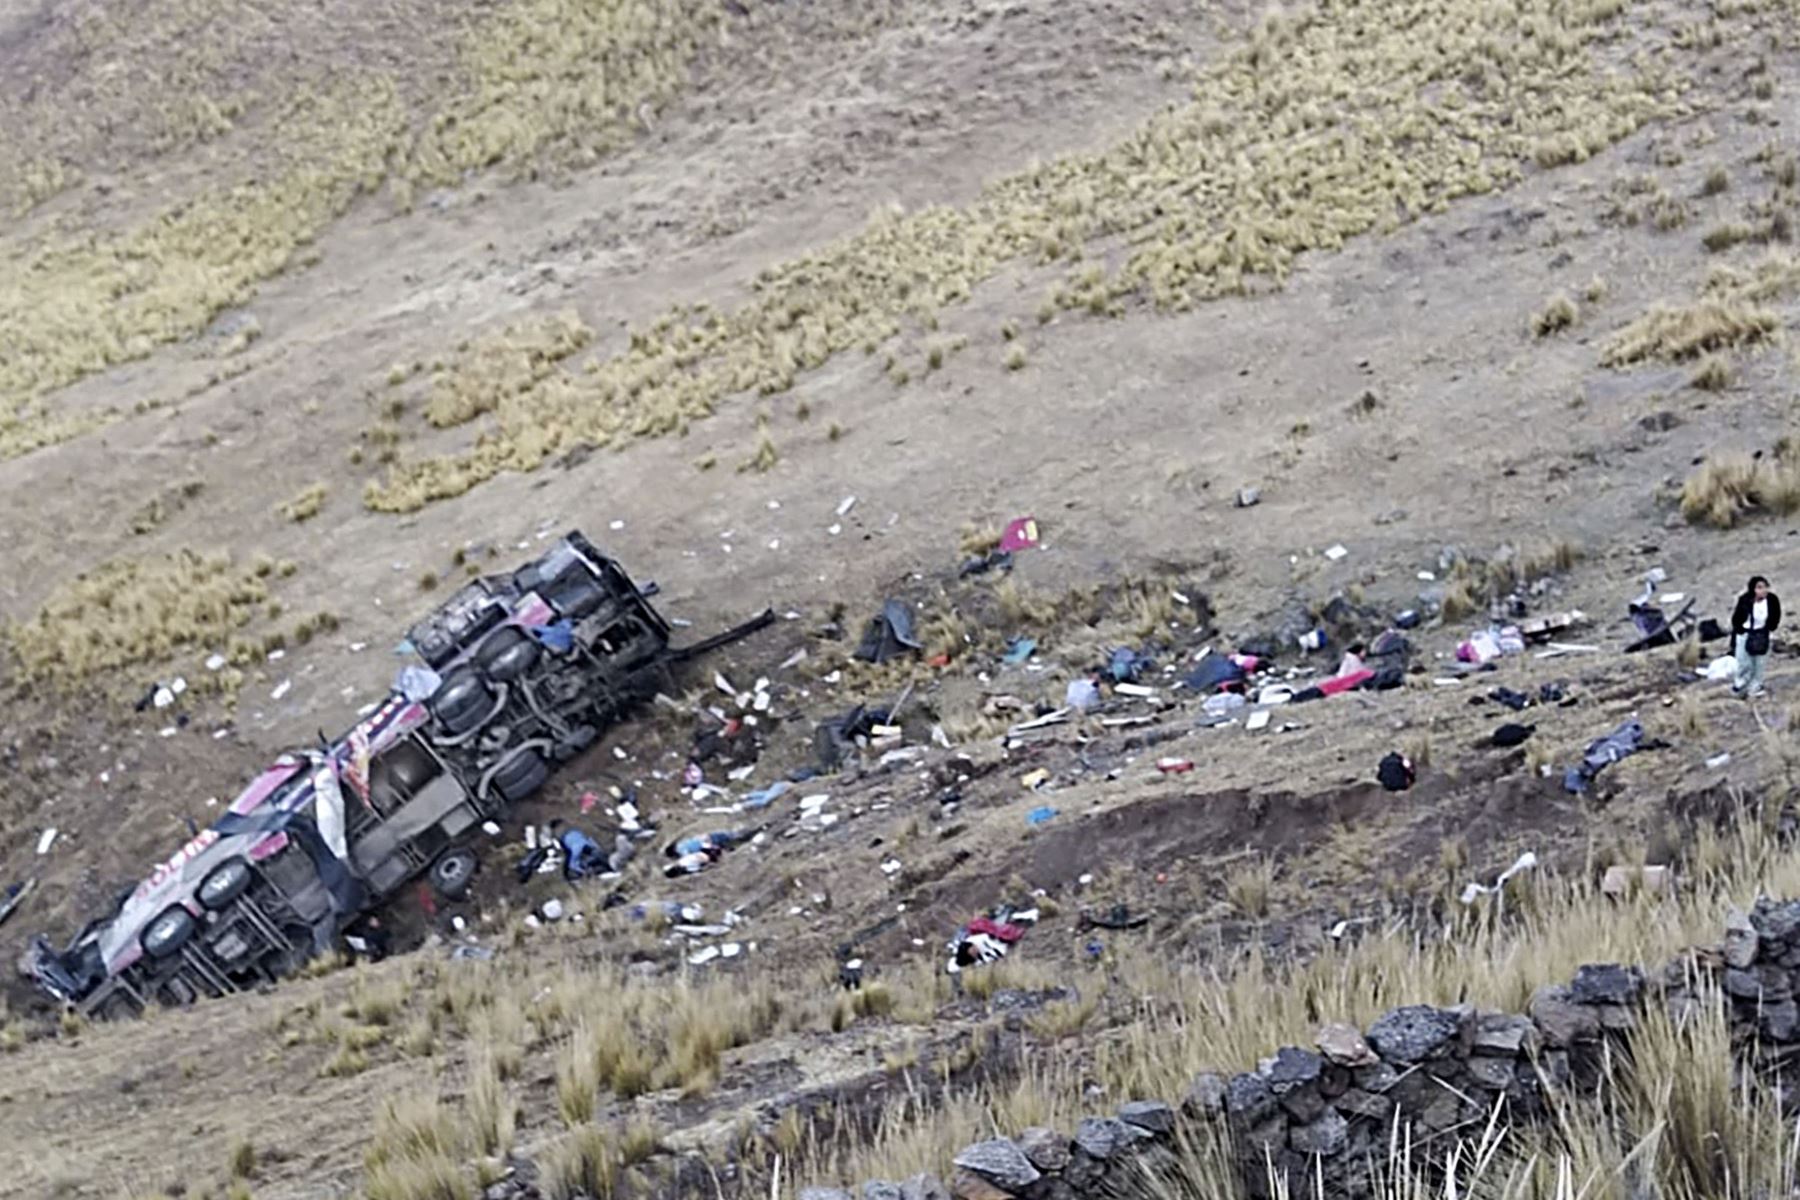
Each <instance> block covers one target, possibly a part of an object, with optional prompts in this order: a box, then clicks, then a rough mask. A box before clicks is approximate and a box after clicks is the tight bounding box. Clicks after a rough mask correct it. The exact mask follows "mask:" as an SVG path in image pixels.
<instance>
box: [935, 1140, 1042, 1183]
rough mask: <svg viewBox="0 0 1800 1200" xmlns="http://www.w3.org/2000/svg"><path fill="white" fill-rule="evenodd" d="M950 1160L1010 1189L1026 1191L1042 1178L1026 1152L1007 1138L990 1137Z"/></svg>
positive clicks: (965, 1148) (964, 1148)
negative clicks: (1026, 1155)
mask: <svg viewBox="0 0 1800 1200" xmlns="http://www.w3.org/2000/svg"><path fill="white" fill-rule="evenodd" d="M951 1161H952V1162H953V1163H955V1165H957V1166H959V1167H961V1168H962V1169H963V1170H965V1171H971V1172H973V1173H974V1174H976V1175H979V1176H981V1177H982V1178H983V1179H986V1180H988V1181H989V1182H991V1183H994V1184H998V1185H999V1186H1000V1187H1003V1188H1005V1189H1006V1190H1007V1191H1009V1192H1020V1191H1023V1190H1025V1189H1026V1188H1028V1187H1030V1186H1031V1185H1032V1184H1034V1183H1036V1182H1037V1181H1038V1179H1039V1177H1040V1176H1039V1172H1038V1169H1037V1168H1036V1167H1034V1166H1032V1165H1031V1160H1030V1159H1029V1158H1026V1157H1025V1152H1024V1151H1023V1150H1021V1149H1019V1147H1018V1146H1017V1145H1016V1144H1015V1143H1013V1142H1010V1141H1008V1140H1007V1139H1006V1138H990V1139H989V1140H988V1141H985V1142H976V1143H975V1144H974V1145H973V1146H964V1147H963V1148H962V1152H961V1153H959V1154H958V1155H957V1156H956V1157H955V1158H954V1159H952V1160H951Z"/></svg>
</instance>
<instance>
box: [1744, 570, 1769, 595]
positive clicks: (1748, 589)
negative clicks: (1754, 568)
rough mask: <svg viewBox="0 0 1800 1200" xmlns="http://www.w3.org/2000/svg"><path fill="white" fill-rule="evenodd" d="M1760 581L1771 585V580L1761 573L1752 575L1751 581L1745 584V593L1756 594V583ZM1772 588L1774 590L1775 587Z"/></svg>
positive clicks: (1767, 585)
mask: <svg viewBox="0 0 1800 1200" xmlns="http://www.w3.org/2000/svg"><path fill="white" fill-rule="evenodd" d="M1759 583H1760V584H1762V585H1763V586H1764V587H1769V581H1768V580H1767V579H1764V578H1763V577H1762V576H1761V575H1752V576H1751V577H1750V582H1749V583H1746V584H1745V585H1744V595H1746V596H1751V595H1755V593H1756V585H1757V584H1759ZM1770 590H1771V591H1773V590H1774V589H1773V588H1770Z"/></svg>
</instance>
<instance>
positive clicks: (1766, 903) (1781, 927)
mask: <svg viewBox="0 0 1800 1200" xmlns="http://www.w3.org/2000/svg"><path fill="white" fill-rule="evenodd" d="M1750 924H1751V925H1752V926H1754V927H1755V929H1756V932H1757V936H1758V937H1760V938H1762V939H1763V940H1765V941H1770V942H1784V943H1786V942H1793V941H1795V940H1797V939H1800V900H1786V901H1775V900H1768V899H1764V900H1758V901H1757V902H1756V907H1754V908H1752V909H1751V910H1750Z"/></svg>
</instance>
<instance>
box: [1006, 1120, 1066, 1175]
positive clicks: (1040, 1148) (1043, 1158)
mask: <svg viewBox="0 0 1800 1200" xmlns="http://www.w3.org/2000/svg"><path fill="white" fill-rule="evenodd" d="M1013 1140H1014V1141H1016V1142H1017V1143H1018V1145H1019V1149H1021V1150H1023V1151H1024V1152H1025V1157H1026V1158H1029V1159H1030V1160H1031V1165H1032V1166H1034V1167H1036V1168H1037V1169H1038V1170H1040V1171H1042V1172H1044V1173H1045V1174H1046V1175H1050V1174H1054V1173H1056V1172H1057V1171H1060V1170H1062V1169H1063V1168H1064V1167H1066V1166H1068V1165H1069V1139H1068V1138H1066V1137H1064V1136H1063V1135H1062V1134H1060V1133H1058V1132H1056V1130H1054V1129H1046V1128H1045V1127H1044V1126H1042V1125H1034V1126H1032V1127H1031V1128H1030V1129H1027V1130H1026V1131H1025V1132H1024V1133H1021V1134H1020V1135H1019V1136H1018V1137H1017V1138H1015V1139H1013Z"/></svg>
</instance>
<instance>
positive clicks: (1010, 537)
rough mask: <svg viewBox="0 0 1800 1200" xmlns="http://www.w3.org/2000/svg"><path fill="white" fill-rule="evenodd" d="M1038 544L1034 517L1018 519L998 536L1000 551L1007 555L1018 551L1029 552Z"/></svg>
mask: <svg viewBox="0 0 1800 1200" xmlns="http://www.w3.org/2000/svg"><path fill="white" fill-rule="evenodd" d="M1037 544H1038V523H1037V518H1036V517H1018V518H1016V519H1015V520H1014V521H1013V522H1012V523H1011V524H1009V525H1008V526H1007V527H1006V532H1004V533H1002V534H1001V535H1000V549H1001V550H1002V551H1004V552H1005V553H1007V554H1011V553H1013V552H1015V551H1018V550H1030V549H1032V548H1033V547H1035V546H1036V545H1037Z"/></svg>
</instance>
